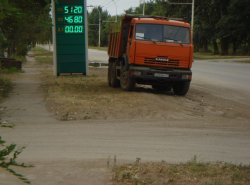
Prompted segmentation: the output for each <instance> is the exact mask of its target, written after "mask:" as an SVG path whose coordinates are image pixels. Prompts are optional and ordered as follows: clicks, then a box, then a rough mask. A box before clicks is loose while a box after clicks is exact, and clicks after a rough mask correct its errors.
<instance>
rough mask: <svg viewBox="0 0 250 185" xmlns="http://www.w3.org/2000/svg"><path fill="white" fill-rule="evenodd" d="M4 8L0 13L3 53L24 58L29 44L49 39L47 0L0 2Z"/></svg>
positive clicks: (0, 42)
mask: <svg viewBox="0 0 250 185" xmlns="http://www.w3.org/2000/svg"><path fill="white" fill-rule="evenodd" d="M0 1H1V2H0V3H2V4H3V5H4V6H3V7H4V8H3V9H2V10H1V13H0V24H1V30H0V32H1V38H2V39H1V40H0V46H1V48H2V49H1V50H2V51H3V50H4V48H5V47H7V48H8V57H11V55H12V54H17V55H21V56H24V55H26V53H27V51H28V47H27V46H28V44H30V43H31V42H37V41H45V40H48V38H51V26H52V24H51V18H50V14H49V12H50V4H49V1H48V0H0ZM1 53H2V52H1Z"/></svg>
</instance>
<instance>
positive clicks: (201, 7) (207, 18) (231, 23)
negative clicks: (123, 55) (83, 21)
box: [88, 0, 250, 55]
mask: <svg viewBox="0 0 250 185" xmlns="http://www.w3.org/2000/svg"><path fill="white" fill-rule="evenodd" d="M168 2H170V3H168ZM168 2H167V1H165V0H156V1H147V2H145V15H158V16H165V17H176V18H184V19H185V20H186V21H188V22H191V5H186V4H182V5H181V4H171V3H191V2H192V1H191V0H171V1H168ZM98 9H99V10H100V11H101V12H102V13H101V15H102V18H101V19H102V25H101V46H107V45H108V39H109V31H110V26H111V25H112V24H113V22H112V21H115V17H111V16H110V15H109V14H108V12H104V11H103V10H102V8H101V7H98ZM98 9H97V8H94V9H93V10H92V12H91V13H89V16H88V21H89V24H97V25H89V45H90V46H98V23H99V13H98ZM142 12H143V5H142V4H141V5H139V6H138V7H135V8H133V7H131V8H129V9H127V10H125V13H126V14H137V15H142ZM249 12H250V3H249V0H241V1H239V0H226V1H225V0H223V1H216V0H199V1H195V12H194V38H198V37H199V36H200V42H199V43H195V49H196V50H199V51H201V52H211V51H212V50H213V52H214V54H219V53H221V54H222V55H228V54H229V51H230V50H229V46H231V47H233V50H232V54H233V55H235V54H237V50H239V51H240V52H241V51H242V52H241V54H247V53H248V54H249V55H250V24H249V22H250V15H249ZM104 13H105V14H104ZM104 21H111V22H104ZM209 43H212V44H213V48H212V50H211V49H209V48H208V45H209ZM218 46H220V47H221V48H219V47H218Z"/></svg>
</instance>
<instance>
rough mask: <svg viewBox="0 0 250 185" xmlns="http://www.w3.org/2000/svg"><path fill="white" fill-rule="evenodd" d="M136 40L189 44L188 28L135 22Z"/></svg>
mask: <svg viewBox="0 0 250 185" xmlns="http://www.w3.org/2000/svg"><path fill="white" fill-rule="evenodd" d="M135 39H136V40H147V41H149V40H151V41H153V42H169V43H179V44H190V30H189V28H186V27H181V26H169V25H159V24H137V25H136V30H135Z"/></svg>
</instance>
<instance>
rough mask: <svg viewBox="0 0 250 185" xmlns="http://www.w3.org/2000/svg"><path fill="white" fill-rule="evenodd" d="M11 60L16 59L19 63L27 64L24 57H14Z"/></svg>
mask: <svg viewBox="0 0 250 185" xmlns="http://www.w3.org/2000/svg"><path fill="white" fill-rule="evenodd" d="M11 58H14V59H16V60H17V61H21V62H22V63H25V62H27V60H26V57H24V56H17V55H13V56H12V57H11Z"/></svg>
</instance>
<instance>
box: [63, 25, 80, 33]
mask: <svg viewBox="0 0 250 185" xmlns="http://www.w3.org/2000/svg"><path fill="white" fill-rule="evenodd" d="M82 32H83V26H65V33H82Z"/></svg>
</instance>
